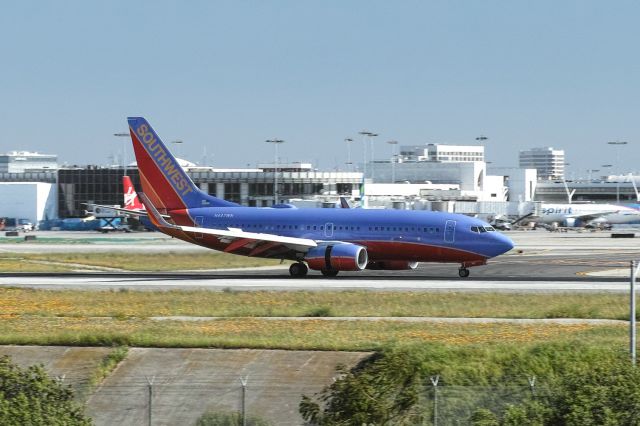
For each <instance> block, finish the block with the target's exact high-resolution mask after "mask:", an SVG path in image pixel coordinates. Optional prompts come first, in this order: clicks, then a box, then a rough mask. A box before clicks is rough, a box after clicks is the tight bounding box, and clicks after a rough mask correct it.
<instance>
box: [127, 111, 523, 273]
mask: <svg viewBox="0 0 640 426" xmlns="http://www.w3.org/2000/svg"><path fill="white" fill-rule="evenodd" d="M128 121H129V130H130V133H131V140H132V142H133V148H134V151H135V155H136V160H137V162H138V170H139V172H140V180H141V183H142V190H143V191H142V192H141V193H139V194H138V195H139V197H140V199H141V200H142V202H143V203H144V206H145V208H146V215H147V216H148V217H149V219H150V220H151V222H152V223H153V224H154V225H155V226H156V227H157V228H158V229H159V230H160V231H161V232H163V233H165V234H167V235H171V236H172V237H175V238H179V239H181V240H184V241H187V242H189V243H193V244H198V245H200V246H204V247H207V248H211V249H214V250H219V251H223V252H227V253H233V254H238V255H243V256H256V257H265V258H272V259H288V260H293V261H294V263H293V264H292V265H291V267H290V268H289V272H290V274H291V275H292V276H295V277H302V276H305V275H306V274H307V272H308V270H309V269H313V270H318V271H320V272H321V273H322V274H323V275H325V276H327V277H334V276H336V275H337V274H338V272H340V271H361V270H363V269H365V268H367V269H377V270H401V269H414V268H415V267H416V266H417V264H418V262H449V263H457V264H459V265H460V269H459V275H460V276H461V277H468V276H469V269H467V268H469V267H471V266H477V265H484V264H485V263H486V262H487V259H490V258H492V257H495V256H498V255H500V254H503V253H505V252H507V251H509V250H511V249H512V248H513V243H512V242H511V240H510V239H509V238H507V237H506V236H504V235H502V234H500V233H499V232H496V231H495V230H494V229H493V228H492V227H491V226H490V225H489V224H487V223H485V222H482V221H480V220H478V219H475V218H471V217H467V216H462V215H458V214H449V213H440V212H428V211H411V210H366V209H300V210H298V209H296V208H295V207H293V206H289V205H286V204H282V205H274V206H273V207H265V208H258V207H243V206H241V205H238V204H235V203H232V202H229V201H225V200H222V199H220V198H216V197H214V196H211V195H209V194H207V193H205V192H203V191H201V190H200V189H199V188H198V187H197V186H196V185H195V184H194V183H193V181H192V180H191V179H190V178H189V176H188V175H187V173H186V172H185V171H184V170H183V169H182V167H181V166H180V165H179V164H178V162H177V161H176V159H175V157H174V156H173V155H171V153H170V152H169V150H168V149H167V147H166V145H165V144H164V143H162V141H161V140H160V138H159V137H158V135H157V134H156V132H155V131H154V130H153V129H152V128H151V126H150V125H149V123H148V122H147V121H146V120H145V119H144V118H142V117H131V118H129V119H128ZM137 214H138V215H140V214H145V213H142V211H140V210H138V211H137Z"/></svg>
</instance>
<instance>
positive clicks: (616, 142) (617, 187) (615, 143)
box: [607, 141, 628, 203]
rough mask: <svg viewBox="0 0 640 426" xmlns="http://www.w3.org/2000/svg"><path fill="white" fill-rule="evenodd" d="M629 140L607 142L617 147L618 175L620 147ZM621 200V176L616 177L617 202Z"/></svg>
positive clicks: (618, 171)
mask: <svg viewBox="0 0 640 426" xmlns="http://www.w3.org/2000/svg"><path fill="white" fill-rule="evenodd" d="M627 143H628V142H626V141H612V142H607V145H613V146H614V147H615V148H616V169H618V170H617V173H618V175H619V174H620V148H621V147H622V146H623V145H626V144H627ZM619 202H620V179H619V176H618V177H616V203H619Z"/></svg>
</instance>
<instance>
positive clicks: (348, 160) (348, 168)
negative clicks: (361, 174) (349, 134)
mask: <svg viewBox="0 0 640 426" xmlns="http://www.w3.org/2000/svg"><path fill="white" fill-rule="evenodd" d="M344 141H345V142H346V143H347V171H348V172H351V171H353V170H352V164H353V163H352V162H351V143H352V142H353V139H351V138H345V139H344Z"/></svg>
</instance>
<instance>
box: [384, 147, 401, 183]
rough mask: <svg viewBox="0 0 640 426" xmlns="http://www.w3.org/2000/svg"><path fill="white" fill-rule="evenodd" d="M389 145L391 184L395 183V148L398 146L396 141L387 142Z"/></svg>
mask: <svg viewBox="0 0 640 426" xmlns="http://www.w3.org/2000/svg"><path fill="white" fill-rule="evenodd" d="M387 143H388V144H389V145H391V183H396V161H397V154H396V146H398V141H387Z"/></svg>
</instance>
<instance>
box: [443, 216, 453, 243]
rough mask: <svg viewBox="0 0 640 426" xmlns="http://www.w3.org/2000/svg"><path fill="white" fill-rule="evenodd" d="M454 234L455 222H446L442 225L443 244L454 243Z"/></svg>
mask: <svg viewBox="0 0 640 426" xmlns="http://www.w3.org/2000/svg"><path fill="white" fill-rule="evenodd" d="M455 234H456V221H455V220H448V221H447V223H445V225H444V242H445V243H454V242H455Z"/></svg>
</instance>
